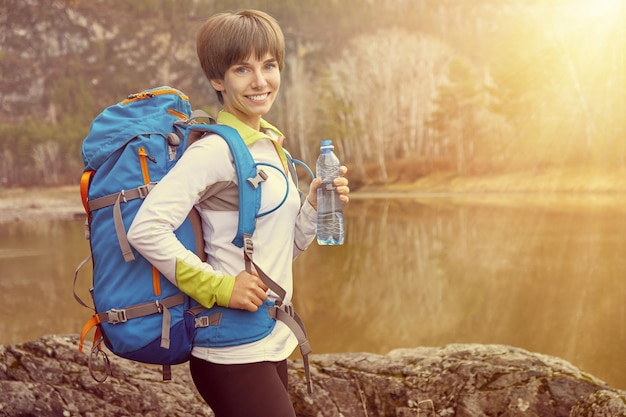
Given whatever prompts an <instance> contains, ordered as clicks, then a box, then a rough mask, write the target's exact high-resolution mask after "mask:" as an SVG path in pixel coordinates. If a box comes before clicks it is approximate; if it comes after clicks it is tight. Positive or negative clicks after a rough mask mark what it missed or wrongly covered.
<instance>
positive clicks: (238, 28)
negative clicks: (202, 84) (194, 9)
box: [196, 10, 285, 103]
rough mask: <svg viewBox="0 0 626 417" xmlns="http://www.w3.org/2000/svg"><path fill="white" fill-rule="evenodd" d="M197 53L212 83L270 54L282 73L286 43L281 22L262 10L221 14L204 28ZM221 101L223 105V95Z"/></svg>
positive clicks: (214, 16) (214, 17) (197, 44)
mask: <svg viewBox="0 0 626 417" xmlns="http://www.w3.org/2000/svg"><path fill="white" fill-rule="evenodd" d="M196 52H197V53H198V59H199V60H200V65H201V66H202V70H203V71H204V74H205V75H206V77H207V79H209V80H223V79H224V76H225V74H226V71H227V70H228V68H230V67H231V66H232V65H234V64H236V63H237V62H240V61H242V60H244V59H246V58H247V57H248V56H250V54H251V53H253V52H254V54H255V55H256V58H257V59H262V58H263V57H264V56H265V55H266V54H267V53H270V54H271V55H272V56H273V57H274V58H275V59H276V61H277V63H278V68H279V70H281V71H282V69H283V66H284V60H285V39H284V36H283V32H282V30H281V29H280V26H278V22H277V21H276V19H274V18H273V17H272V16H270V15H268V14H267V13H265V12H262V11H259V10H241V11H238V12H236V13H219V14H216V15H213V16H211V17H210V18H209V19H208V20H207V21H206V22H204V23H203V24H202V26H201V27H200V29H199V30H198V33H197V35H196ZM217 97H218V98H219V100H220V102H221V103H222V102H223V99H222V95H221V93H220V92H219V91H217Z"/></svg>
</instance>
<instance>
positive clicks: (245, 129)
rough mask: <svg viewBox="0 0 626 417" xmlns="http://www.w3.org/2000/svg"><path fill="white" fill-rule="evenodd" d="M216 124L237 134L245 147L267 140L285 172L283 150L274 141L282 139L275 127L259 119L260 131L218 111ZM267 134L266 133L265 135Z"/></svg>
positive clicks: (285, 162)
mask: <svg viewBox="0 0 626 417" xmlns="http://www.w3.org/2000/svg"><path fill="white" fill-rule="evenodd" d="M217 123H219V124H222V125H226V126H230V127H232V128H233V129H235V130H237V132H239V135H240V136H241V138H242V139H243V141H244V142H245V144H246V145H247V146H250V145H252V144H253V143H254V142H256V141H257V140H259V139H269V140H271V141H272V143H273V144H274V147H275V148H276V151H277V152H278V155H279V157H280V160H281V161H282V162H283V166H284V168H285V170H287V166H288V162H287V156H286V153H285V150H284V149H283V147H282V145H281V144H280V143H279V142H278V141H277V140H276V139H277V138H280V137H284V135H283V134H282V133H281V131H280V130H278V129H277V128H276V127H274V126H273V125H271V124H270V123H268V122H267V121H265V120H264V119H261V123H260V127H261V131H258V130H256V129H253V128H251V127H250V126H248V125H247V124H245V123H244V122H242V121H241V120H239V119H238V118H237V117H236V116H235V115H234V114H231V113H228V112H227V111H226V110H220V112H219V113H218V114H217ZM266 132H268V133H269V134H268V133H266Z"/></svg>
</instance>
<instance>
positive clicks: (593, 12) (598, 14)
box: [572, 0, 624, 20]
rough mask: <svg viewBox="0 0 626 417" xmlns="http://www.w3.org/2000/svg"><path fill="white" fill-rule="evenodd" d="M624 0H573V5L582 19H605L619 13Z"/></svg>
mask: <svg viewBox="0 0 626 417" xmlns="http://www.w3.org/2000/svg"><path fill="white" fill-rule="evenodd" d="M623 1H624V0H573V1H572V6H573V8H574V10H575V13H576V15H577V16H578V17H579V18H581V19H593V20H595V19H604V18H611V17H615V16H616V15H618V14H619V11H620V8H621V6H622V3H623Z"/></svg>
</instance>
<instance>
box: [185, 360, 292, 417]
mask: <svg viewBox="0 0 626 417" xmlns="http://www.w3.org/2000/svg"><path fill="white" fill-rule="evenodd" d="M189 367H190V369H191V376H192V377H193V382H194V383H195V384H196V388H197V389H198V392H199V393H200V395H202V398H204V401H206V402H207V404H208V405H209V406H210V407H211V410H213V412H214V413H215V417H295V416H296V414H295V412H294V410H293V405H292V404H291V398H290V397H289V392H288V385H287V361H286V360H284V361H281V362H258V363H247V364H242V365H221V364H216V363H210V362H207V361H205V360H202V359H199V358H196V357H193V356H192V357H191V361H190V365H189Z"/></svg>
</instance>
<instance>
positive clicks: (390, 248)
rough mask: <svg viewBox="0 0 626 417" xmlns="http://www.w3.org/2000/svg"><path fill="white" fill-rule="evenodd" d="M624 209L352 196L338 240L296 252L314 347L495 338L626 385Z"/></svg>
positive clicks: (607, 202)
mask: <svg viewBox="0 0 626 417" xmlns="http://www.w3.org/2000/svg"><path fill="white" fill-rule="evenodd" d="M622 207H624V206H623V205H622V202H616V201H615V199H614V198H606V199H602V200H600V201H596V200H594V201H587V200H584V199H577V198H570V199H567V201H562V202H561V203H560V204H557V203H556V202H555V201H544V200H535V197H529V196H516V197H515V198H512V197H510V196H509V197H505V198H504V200H502V201H500V200H494V201H485V199H484V198H483V197H480V198H473V199H464V200H462V201H459V200H458V199H457V200H453V199H451V198H436V197H435V198H423V199H416V200H375V201H359V200H356V201H354V203H351V206H350V208H349V210H348V219H347V225H348V226H347V228H348V229H347V235H346V236H347V237H346V241H347V245H346V246H344V247H340V248H330V249H329V248H320V247H313V248H312V249H311V250H310V251H309V253H307V255H306V256H307V257H306V260H304V261H301V260H298V261H297V262H296V265H297V268H298V275H299V279H298V284H297V285H298V287H297V290H298V299H297V302H298V307H299V309H300V310H304V311H303V315H305V317H306V320H307V323H313V327H312V329H311V330H310V332H311V333H312V340H313V341H314V342H315V343H314V348H315V349H317V350H322V351H325V352H338V351H368V352H379V353H386V352H387V351H389V350H391V349H393V348H396V347H411V346H422V345H425V346H438V345H444V344H448V343H465V342H467V343H470V342H477V343H502V344H509V345H513V346H518V347H522V348H525V349H528V350H531V351H537V352H542V353H546V354H552V355H556V356H560V357H563V358H565V359H567V360H569V361H571V362H572V363H574V364H575V365H576V366H579V367H581V368H582V369H583V370H586V371H588V372H590V373H592V374H594V375H596V376H599V377H600V378H602V379H605V380H606V381H608V382H610V383H612V384H614V385H617V386H620V387H626V365H624V361H623V358H622V351H623V346H624V343H625V342H626V330H625V329H626V325H625V319H626V316H625V313H626V311H625V307H624V300H625V299H626V285H625V284H624V279H623V277H624V276H625V272H626V260H625V258H624V249H625V248H624V245H625V243H626V238H625V236H626V233H625V232H626V222H625V221H624V219H625V216H624V212H623V209H622ZM322 257H324V258H329V260H328V262H326V261H322ZM312 263H313V265H312ZM310 271H315V272H314V273H311V272H310ZM321 323H323V324H321ZM309 327H311V326H310V325H309Z"/></svg>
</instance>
